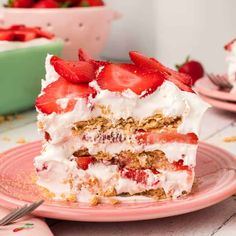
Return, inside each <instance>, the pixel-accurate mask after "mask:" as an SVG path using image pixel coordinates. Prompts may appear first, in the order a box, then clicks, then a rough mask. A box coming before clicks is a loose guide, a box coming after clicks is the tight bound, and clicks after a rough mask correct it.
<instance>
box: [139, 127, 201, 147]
mask: <svg viewBox="0 0 236 236" xmlns="http://www.w3.org/2000/svg"><path fill="white" fill-rule="evenodd" d="M136 139H137V140H138V142H139V143H140V144H155V143H175V142H176V143H188V144H197V143H198V137H197V135H196V134H194V133H188V134H180V133H177V132H175V131H173V132H161V133H160V132H156V131H155V130H153V131H138V132H137V134H136Z"/></svg>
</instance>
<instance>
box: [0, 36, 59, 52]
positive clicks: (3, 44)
mask: <svg viewBox="0 0 236 236" xmlns="http://www.w3.org/2000/svg"><path fill="white" fill-rule="evenodd" d="M55 40H58V39H46V38H36V39H32V40H30V41H26V42H17V41H13V42H12V41H1V40H0V52H4V51H11V50H15V49H19V48H28V47H37V46H42V45H46V44H49V43H51V42H54V41H55Z"/></svg>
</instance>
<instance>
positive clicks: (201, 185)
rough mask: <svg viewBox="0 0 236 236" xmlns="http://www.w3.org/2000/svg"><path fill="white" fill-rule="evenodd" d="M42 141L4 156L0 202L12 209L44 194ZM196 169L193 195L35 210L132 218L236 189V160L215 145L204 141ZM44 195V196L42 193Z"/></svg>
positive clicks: (205, 201)
mask: <svg viewBox="0 0 236 236" xmlns="http://www.w3.org/2000/svg"><path fill="white" fill-rule="evenodd" d="M40 149H41V142H39V141H37V142H33V143H29V144H26V145H23V146H20V147H17V148H13V149H11V150H9V151H7V152H5V153H3V154H2V155H1V158H0V204H1V205H4V206H5V207H8V208H13V207H16V206H22V205H24V204H25V203H28V202H31V201H34V200H38V199H41V198H42V195H41V193H40V191H39V189H38V187H37V186H36V185H35V184H34V181H33V179H35V173H34V170H33V158H34V157H35V156H36V155H38V154H39V152H40ZM197 158H198V163H197V168H196V176H197V185H196V187H195V188H194V191H193V193H192V194H190V195H189V196H188V197H185V198H183V199H179V200H164V201H152V202H132V203H131V202H130V203H122V204H116V205H111V204H100V205H98V206H95V207H91V206H89V205H87V204H78V203H66V202H56V201H49V200H46V202H45V203H44V204H43V205H42V206H40V207H39V208H38V209H36V210H35V211H34V214H35V215H37V216H42V217H49V218H57V219H64V220H74V221H97V222H99V221H100V222H109V221H113V222H114V221H132V220H146V219H154V218H162V217H167V216H174V215H179V214H183V213H188V212H192V211H196V210H199V209H202V208H205V207H208V206H211V205H214V204H216V203H218V202H220V201H222V200H224V199H226V198H228V197H230V196H231V195H232V194H234V193H235V192H236V159H235V158H234V157H233V156H232V155H231V154H229V153H228V152H226V151H224V150H222V149H220V148H217V147H215V146H212V145H209V144H206V143H200V145H199V149H198V154H197ZM40 195H41V196H40Z"/></svg>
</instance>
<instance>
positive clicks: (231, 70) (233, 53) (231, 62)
mask: <svg viewBox="0 0 236 236" xmlns="http://www.w3.org/2000/svg"><path fill="white" fill-rule="evenodd" d="M226 61H227V62H228V72H227V74H228V79H229V82H230V83H231V84H232V86H233V88H232V90H231V92H233V93H236V41H235V42H233V43H232V44H231V45H230V50H228V51H227V57H226Z"/></svg>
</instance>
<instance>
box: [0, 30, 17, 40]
mask: <svg viewBox="0 0 236 236" xmlns="http://www.w3.org/2000/svg"><path fill="white" fill-rule="evenodd" d="M0 40H6V41H13V40H14V32H13V31H12V30H5V29H0Z"/></svg>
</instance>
